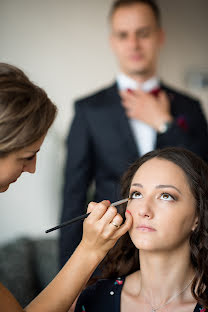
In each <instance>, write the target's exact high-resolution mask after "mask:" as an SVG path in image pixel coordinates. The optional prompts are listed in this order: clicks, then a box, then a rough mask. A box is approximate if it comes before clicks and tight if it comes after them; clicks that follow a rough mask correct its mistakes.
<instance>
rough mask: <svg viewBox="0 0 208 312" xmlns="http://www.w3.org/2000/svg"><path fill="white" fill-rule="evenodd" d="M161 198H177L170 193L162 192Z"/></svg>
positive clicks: (169, 199) (168, 199)
mask: <svg viewBox="0 0 208 312" xmlns="http://www.w3.org/2000/svg"><path fill="white" fill-rule="evenodd" d="M160 198H161V199H163V200H166V201H171V200H175V198H174V197H173V196H172V195H170V194H168V193H162V194H161V195H160Z"/></svg>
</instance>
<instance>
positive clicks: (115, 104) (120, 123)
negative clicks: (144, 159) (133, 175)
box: [107, 83, 139, 159]
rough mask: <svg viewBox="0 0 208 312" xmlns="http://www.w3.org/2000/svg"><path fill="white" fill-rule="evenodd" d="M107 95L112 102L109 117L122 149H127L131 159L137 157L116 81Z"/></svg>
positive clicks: (136, 150)
mask: <svg viewBox="0 0 208 312" xmlns="http://www.w3.org/2000/svg"><path fill="white" fill-rule="evenodd" d="M107 96H108V97H109V100H108V101H109V102H111V104H112V105H111V106H110V111H111V112H110V114H109V115H110V116H109V118H112V119H113V120H112V122H113V123H114V124H115V129H116V131H117V132H118V137H120V138H121V141H122V142H123V144H124V149H125V150H128V152H129V154H130V155H132V159H137V158H138V157H139V153H138V149H137V146H136V142H135V139H134V136H133V133H132V130H131V128H130V125H129V121H128V118H127V116H126V114H125V110H124V108H123V106H122V104H121V100H120V96H119V93H118V88H117V84H116V83H115V84H114V85H113V86H112V87H111V88H110V89H109V90H108V94H107Z"/></svg>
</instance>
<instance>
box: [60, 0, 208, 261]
mask: <svg viewBox="0 0 208 312" xmlns="http://www.w3.org/2000/svg"><path fill="white" fill-rule="evenodd" d="M109 22H110V44H111V47H112V50H113V52H114V54H115V56H116V59H117V61H118V66H119V73H118V74H117V76H116V81H115V82H114V84H113V85H111V86H109V87H107V88H105V89H102V90H99V91H97V92H96V93H94V94H92V95H90V96H88V97H85V98H83V99H80V100H78V101H76V103H75V117H74V120H73V123H72V125H71V129H70V133H69V136H68V139H67V142H66V143H67V145H66V148H67V149H66V150H67V160H66V168H65V186H64V192H63V208H62V209H63V210H62V219H61V222H64V221H66V220H69V219H72V218H74V217H76V216H77V215H80V214H83V207H84V206H85V202H86V197H87V195H88V193H87V192H88V190H89V186H90V185H91V183H93V186H95V192H94V188H93V189H92V190H93V192H92V191H91V193H93V198H94V199H93V200H94V201H96V202H97V201H100V200H102V198H103V196H104V198H108V199H109V200H111V202H114V201H116V200H118V199H120V197H119V196H120V186H119V181H120V177H121V176H122V175H123V173H124V172H125V170H126V169H127V168H128V166H129V164H131V163H132V162H134V161H135V160H136V159H137V158H138V157H140V156H142V155H144V154H145V153H147V152H149V151H151V150H154V149H156V148H163V147H167V146H183V147H185V148H187V149H189V150H191V151H193V152H195V153H196V154H198V155H199V156H200V157H202V158H203V159H205V160H207V159H208V132H207V123H206V120H205V117H204V114H203V112H202V109H201V107H200V103H199V102H198V101H197V100H195V99H193V98H191V97H190V96H188V95H186V94H182V93H181V92H178V91H177V90H174V89H173V88H170V87H169V86H167V85H166V84H165V83H164V82H163V81H161V80H160V79H159V76H158V73H157V63H158V57H159V54H160V49H161V47H162V46H163V44H164V40H165V38H164V37H165V35H164V31H163V29H162V23H161V16H160V10H159V8H158V6H157V4H156V1H154V0H116V1H114V3H113V5H112V8H111V10H110V16H109ZM176 23H177V21H176ZM179 44H180V43H177V46H175V49H177V48H178V46H179ZM173 46H174V45H173ZM173 55H174V53H173ZM103 61H105V60H103V59H102V60H101V62H103ZM171 61H172V60H171V59H170V62H171ZM174 61H176V60H174ZM106 66H107V64H106ZM167 70H169V71H170V69H169V68H168V69H167ZM80 181H82V187H81V188H80V187H79V186H80ZM81 237H82V227H81V225H80V224H78V223H77V224H75V225H74V226H72V227H70V228H63V229H62V230H61V240H60V261H61V265H63V264H64V263H65V261H66V259H67V257H68V253H69V254H70V253H71V254H72V252H73V251H74V249H75V248H76V246H77V245H78V243H79V242H80V240H81ZM69 238H71V239H70V240H69ZM66 251H67V253H66Z"/></svg>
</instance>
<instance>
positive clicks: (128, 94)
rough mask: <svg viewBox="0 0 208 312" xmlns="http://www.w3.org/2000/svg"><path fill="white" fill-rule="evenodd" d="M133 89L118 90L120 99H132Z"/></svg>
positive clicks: (133, 96) (133, 95)
mask: <svg viewBox="0 0 208 312" xmlns="http://www.w3.org/2000/svg"><path fill="white" fill-rule="evenodd" d="M135 95H136V93H135V91H132V90H131V92H130V91H121V92H120V96H121V98H122V99H126V100H131V99H134V98H135Z"/></svg>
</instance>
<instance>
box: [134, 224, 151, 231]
mask: <svg viewBox="0 0 208 312" xmlns="http://www.w3.org/2000/svg"><path fill="white" fill-rule="evenodd" d="M137 228H139V229H141V228H145V229H150V230H155V228H153V227H152V226H150V225H146V224H139V225H137Z"/></svg>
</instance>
